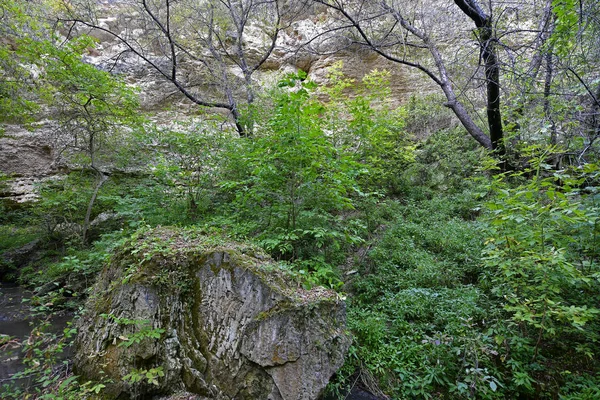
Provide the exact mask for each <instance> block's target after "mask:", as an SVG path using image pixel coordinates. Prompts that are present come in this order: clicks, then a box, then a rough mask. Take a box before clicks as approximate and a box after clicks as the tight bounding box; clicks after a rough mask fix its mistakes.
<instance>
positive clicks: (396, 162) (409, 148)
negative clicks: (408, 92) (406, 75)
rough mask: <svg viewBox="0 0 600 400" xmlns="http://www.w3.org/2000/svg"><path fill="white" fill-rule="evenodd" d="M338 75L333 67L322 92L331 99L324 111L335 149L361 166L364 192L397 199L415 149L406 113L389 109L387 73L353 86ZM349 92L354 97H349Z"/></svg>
mask: <svg viewBox="0 0 600 400" xmlns="http://www.w3.org/2000/svg"><path fill="white" fill-rule="evenodd" d="M341 70H342V64H341V63H337V64H335V65H334V66H332V67H331V68H330V72H329V73H330V76H329V78H330V86H328V87H324V88H322V89H321V91H322V92H323V93H324V94H326V95H327V96H328V97H329V102H328V103H327V104H326V107H325V109H324V111H323V114H324V115H325V117H326V118H327V130H329V131H331V132H332V133H331V136H332V139H333V140H334V143H335V144H336V146H337V147H341V148H343V149H345V150H346V151H348V152H350V153H352V154H353V155H354V157H355V159H356V160H357V161H358V162H360V163H361V164H362V165H363V166H364V168H365V171H364V173H362V174H361V175H360V176H359V177H358V181H359V183H360V184H361V187H363V190H367V189H368V190H370V191H386V192H391V193H395V192H397V191H398V189H399V188H398V185H399V182H398V181H399V176H400V174H401V172H402V170H403V169H404V168H406V167H407V166H408V165H410V164H411V163H413V162H414V152H415V147H416V146H415V144H414V143H413V142H412V141H411V137H410V135H409V134H407V132H406V129H405V120H406V118H407V113H406V109H405V108H403V107H396V108H392V107H391V106H390V104H391V103H392V99H391V91H390V88H389V86H390V82H389V79H390V78H389V77H390V74H389V72H388V71H378V70H374V71H372V72H371V73H369V74H367V75H366V76H365V77H364V78H363V79H362V81H361V84H360V85H358V86H357V85H355V82H354V81H352V80H349V79H347V78H344V76H343V75H342V72H341ZM351 86H352V87H353V88H354V95H353V96H348V93H347V92H348V88H349V87H351ZM367 171H368V172H367Z"/></svg>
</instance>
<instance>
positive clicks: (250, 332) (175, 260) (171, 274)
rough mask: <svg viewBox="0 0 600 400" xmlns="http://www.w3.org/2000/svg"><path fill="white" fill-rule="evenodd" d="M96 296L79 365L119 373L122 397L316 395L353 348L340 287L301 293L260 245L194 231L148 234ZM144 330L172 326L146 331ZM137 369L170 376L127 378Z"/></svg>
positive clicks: (250, 399) (114, 388)
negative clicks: (151, 379)
mask: <svg viewBox="0 0 600 400" xmlns="http://www.w3.org/2000/svg"><path fill="white" fill-rule="evenodd" d="M94 293H95V295H94V297H93V298H91V299H90V301H89V304H88V307H87V308H88V312H87V313H86V314H85V315H84V316H83V317H82V319H81V323H80V329H79V336H78V339H77V344H76V348H77V351H76V360H75V365H76V368H77V373H78V374H81V375H83V376H84V378H85V379H102V378H103V377H104V378H110V379H112V381H113V383H112V384H109V385H108V387H107V389H106V391H105V393H106V394H108V395H109V396H110V397H112V398H117V397H119V396H121V397H124V398H127V397H131V396H132V395H134V394H137V395H139V394H144V395H152V394H156V395H168V394H171V393H175V392H177V391H187V392H190V393H194V394H196V395H198V396H200V398H204V397H206V398H210V399H223V400H225V399H240V400H242V399H247V400H261V399H264V400H266V399H271V400H309V399H316V398H317V397H318V396H319V394H320V393H321V391H322V389H323V388H324V387H325V385H326V384H327V382H328V380H329V378H330V377H331V375H332V374H333V373H334V372H335V371H336V370H337V369H338V368H339V367H340V366H341V364H342V362H343V358H344V355H345V352H346V351H347V349H348V346H349V344H350V340H349V338H348V336H347V334H346V332H345V330H344V326H345V308H344V304H343V302H342V301H341V300H340V299H339V298H338V296H337V294H336V293H334V292H331V291H328V290H325V289H323V288H315V289H313V290H310V291H307V290H303V289H300V288H298V285H297V283H294V282H293V281H292V280H290V279H289V277H287V276H286V275H285V274H284V273H282V272H281V270H280V269H279V268H278V267H277V265H276V264H275V263H274V262H272V261H270V260H269V259H268V258H267V257H266V256H264V255H262V254H260V253H259V252H257V250H256V249H254V248H252V247H249V246H245V245H242V244H238V243H226V242H225V240H223V239H222V238H221V239H215V238H210V237H205V236H201V235H198V234H195V233H191V232H189V231H175V230H171V229H165V228H159V229H156V230H152V231H148V232H143V233H139V234H138V235H137V237H134V239H132V241H131V242H130V243H128V244H126V245H124V246H123V247H122V248H121V249H120V251H119V252H117V254H116V255H115V256H114V258H113V261H112V262H111V264H110V265H109V266H108V267H107V268H106V269H105V270H104V271H103V273H102V275H101V278H100V280H99V282H98V283H97V285H96V286H95V290H94ZM132 320H135V321H142V320H145V321H147V322H146V323H144V324H142V323H138V324H132V323H131V321H132ZM144 327H145V328H144ZM144 329H145V330H146V332H149V331H150V330H155V329H160V330H163V333H162V334H161V335H160V338H159V339H155V338H151V337H143V336H144V335H143V334H140V332H143V331H144ZM136 332H137V333H136ZM156 332H157V331H156ZM136 335H137V336H136ZM145 336H149V335H145ZM136 337H137V338H139V339H140V340H139V343H134V344H133V345H131V346H129V347H127V346H125V344H126V343H129V342H131V340H132V338H136ZM134 368H136V369H138V370H150V369H151V368H161V369H162V372H164V377H160V378H159V379H158V382H157V384H150V383H148V382H147V381H146V380H144V381H142V382H140V383H136V384H133V385H132V384H129V383H126V382H124V381H123V377H124V376H126V375H127V374H129V373H130V372H131V371H132V370H133V369H134Z"/></svg>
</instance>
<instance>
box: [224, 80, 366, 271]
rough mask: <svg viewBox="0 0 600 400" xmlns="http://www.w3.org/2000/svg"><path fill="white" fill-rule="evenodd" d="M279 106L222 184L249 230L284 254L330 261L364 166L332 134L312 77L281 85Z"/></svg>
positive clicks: (241, 151) (342, 234) (243, 149)
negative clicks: (343, 215)
mask: <svg viewBox="0 0 600 400" xmlns="http://www.w3.org/2000/svg"><path fill="white" fill-rule="evenodd" d="M279 88H280V91H279V92H278V93H277V94H276V107H275V110H274V113H273V115H272V116H271V117H270V119H269V120H268V122H267V124H266V126H265V127H264V128H263V130H261V131H259V132H257V133H256V135H255V137H254V138H253V139H252V141H245V142H241V143H239V145H240V147H239V148H238V149H237V155H236V156H234V157H233V160H231V164H230V167H229V168H230V171H232V172H231V173H230V176H231V177H232V178H233V179H230V180H228V181H225V182H223V183H222V184H221V186H222V187H223V188H224V189H225V190H227V191H228V192H230V193H231V195H232V198H233V203H232V205H233V208H234V210H235V211H236V213H237V218H238V219H239V220H240V221H242V220H244V221H251V222H252V224H253V226H252V227H251V231H250V232H248V233H252V234H253V233H257V237H256V239H257V241H258V242H259V243H261V244H262V245H263V247H265V248H266V249H268V250H269V251H270V252H271V253H272V254H274V255H275V256H277V257H282V258H285V259H297V258H309V257H312V256H314V255H317V254H319V255H321V256H323V257H325V259H326V260H328V261H329V260H330V256H331V253H332V252H335V251H337V250H338V249H340V247H341V246H342V241H343V240H344V239H346V240H347V239H350V240H357V239H353V238H352V237H350V236H349V235H350V233H349V232H347V231H344V228H343V225H342V221H341V218H340V216H339V214H340V213H341V212H343V211H345V210H349V209H352V207H353V204H352V199H351V197H350V196H351V195H352V193H353V192H354V191H355V190H356V189H357V187H356V185H357V183H356V177H357V175H358V174H359V173H360V172H361V168H362V167H361V166H360V165H359V164H357V163H356V162H354V161H353V160H352V158H351V157H350V156H349V155H348V154H347V153H345V152H344V151H343V150H341V149H338V148H336V147H335V146H334V145H333V143H332V141H331V140H330V138H329V137H328V136H327V134H326V133H325V120H324V119H323V118H322V117H321V114H322V113H323V111H324V108H323V105H322V103H320V102H319V101H318V100H316V99H314V98H313V97H312V96H311V94H310V92H311V91H312V90H313V89H314V88H315V84H314V83H312V82H309V81H306V80H305V75H304V76H303V75H296V76H292V75H290V76H288V77H287V78H285V79H284V80H282V81H281V82H280V84H279Z"/></svg>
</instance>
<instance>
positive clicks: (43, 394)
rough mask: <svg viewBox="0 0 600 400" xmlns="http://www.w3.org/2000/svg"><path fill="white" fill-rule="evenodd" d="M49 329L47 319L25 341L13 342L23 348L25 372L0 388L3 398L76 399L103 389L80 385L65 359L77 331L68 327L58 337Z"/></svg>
mask: <svg viewBox="0 0 600 400" xmlns="http://www.w3.org/2000/svg"><path fill="white" fill-rule="evenodd" d="M50 328H51V324H50V321H49V320H48V319H46V320H45V321H43V322H41V323H40V324H38V325H37V326H35V327H34V328H33V330H32V332H31V334H30V335H29V338H28V339H27V340H25V341H23V342H22V343H19V342H18V341H13V344H14V343H16V344H17V348H18V347H19V346H20V347H22V350H21V351H22V353H23V354H24V357H23V358H22V362H23V364H24V365H25V369H24V370H23V371H21V372H17V373H16V374H14V375H13V376H12V377H11V380H10V381H9V382H8V383H4V384H3V385H2V387H0V396H1V397H2V398H3V399H7V400H11V399H14V400H17V399H29V398H35V399H40V400H42V399H48V400H50V399H53V400H78V399H82V398H88V397H89V396H91V395H97V394H99V393H100V392H101V391H102V389H103V388H104V387H105V385H104V384H103V383H101V382H84V383H80V382H79V381H78V378H77V376H75V375H73V373H72V371H71V368H70V367H71V366H70V363H69V362H68V361H67V360H64V351H65V349H67V348H69V347H70V346H71V345H72V342H73V340H74V337H75V334H76V330H75V329H74V328H73V327H72V326H71V325H70V324H69V325H68V326H67V328H65V329H64V330H63V331H62V333H61V334H59V333H53V332H52V331H51V329H50Z"/></svg>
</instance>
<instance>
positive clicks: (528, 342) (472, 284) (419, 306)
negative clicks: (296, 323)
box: [0, 70, 600, 399]
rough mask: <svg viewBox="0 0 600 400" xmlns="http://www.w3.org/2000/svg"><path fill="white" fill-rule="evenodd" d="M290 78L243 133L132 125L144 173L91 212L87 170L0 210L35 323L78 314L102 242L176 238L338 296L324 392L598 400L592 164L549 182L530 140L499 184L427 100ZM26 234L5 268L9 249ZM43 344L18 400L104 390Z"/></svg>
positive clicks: (377, 81)
mask: <svg viewBox="0 0 600 400" xmlns="http://www.w3.org/2000/svg"><path fill="white" fill-rule="evenodd" d="M305 78H306V76H305V75H302V74H300V75H295V76H288V77H286V78H285V79H283V80H282V81H281V82H280V84H279V86H278V87H277V88H274V89H273V90H272V91H271V92H270V93H269V95H268V96H266V97H265V99H263V103H261V104H264V110H262V111H261V113H263V115H265V116H267V117H266V118H265V123H264V124H263V125H261V126H256V127H255V129H256V131H255V133H254V136H253V137H252V138H234V137H233V136H232V135H231V134H230V133H227V132H222V131H221V130H220V129H219V127H218V125H216V124H215V125H214V126H213V125H211V124H210V123H207V122H202V123H198V122H193V121H192V122H189V123H180V124H177V125H175V124H174V125H171V126H169V127H168V128H165V127H152V126H151V125H150V124H147V125H146V126H145V129H144V134H143V135H138V134H137V133H136V132H135V131H132V132H130V136H128V138H127V140H128V146H131V148H132V149H133V152H134V153H136V160H140V159H143V158H144V157H146V163H147V165H146V166H145V168H139V163H138V164H136V168H137V169H135V171H134V172H131V171H129V172H128V173H121V174H119V173H111V175H110V177H109V179H108V180H107V182H106V183H103V185H102V187H101V190H99V191H98V196H97V197H96V198H95V199H94V201H93V202H92V203H90V198H91V197H92V195H93V192H94V190H95V188H96V187H97V181H98V180H97V175H96V174H94V173H93V172H92V171H90V170H89V169H86V168H82V169H81V170H80V171H78V172H73V173H71V174H70V175H68V176H66V177H64V178H63V179H61V180H57V181H54V182H50V183H48V184H46V185H45V186H43V187H41V188H40V199H39V201H38V202H36V203H32V204H30V205H28V206H24V207H21V208H15V209H9V208H6V207H7V206H6V205H3V207H5V208H4V209H3V210H2V211H3V212H2V214H1V215H2V217H1V220H0V223H1V224H2V232H3V233H2V234H1V235H0V253H2V254H3V258H2V259H3V261H2V263H3V264H2V265H1V266H0V268H1V269H2V273H3V279H11V280H15V281H18V282H20V283H22V284H24V285H28V286H31V287H34V288H37V289H36V290H35V295H34V297H33V298H32V300H31V302H32V305H33V306H34V307H35V308H36V309H37V310H38V311H40V312H41V311H43V312H48V311H53V310H64V309H71V310H77V309H78V308H79V307H80V305H81V302H80V301H78V299H80V298H82V297H85V295H86V291H87V290H89V288H90V287H91V285H92V283H93V282H94V279H95V275H96V274H97V273H98V271H99V270H100V269H101V268H102V266H103V265H104V264H105V263H106V262H107V260H108V259H109V257H110V254H111V249H112V248H114V247H115V246H117V245H118V244H119V243H121V242H123V241H124V240H126V239H127V238H128V237H129V236H130V235H131V234H132V233H133V232H135V231H136V230H137V229H139V228H143V227H146V226H152V227H153V226H158V225H178V226H186V227H189V228H190V229H196V230H198V231H201V232H204V233H207V234H210V233H218V234H219V235H226V236H228V237H232V238H235V239H242V240H247V241H252V242H254V243H256V244H257V245H259V246H261V247H262V248H264V249H265V250H266V251H268V252H269V253H270V254H271V255H272V256H273V257H274V258H276V259H278V260H280V261H281V262H282V265H286V268H288V269H290V270H291V271H293V272H294V273H295V274H296V276H297V277H298V282H299V283H300V284H302V285H305V286H313V285H325V286H329V287H331V288H334V289H336V290H339V291H340V292H344V293H346V294H347V299H348V328H349V330H350V331H351V332H352V334H353V336H354V344H353V346H352V347H351V350H350V353H349V354H348V358H347V361H346V364H345V365H344V367H343V368H342V370H341V371H340V372H339V373H338V374H337V375H336V376H335V378H334V380H333V382H332V383H331V384H330V386H329V389H328V390H329V392H330V393H331V394H333V395H338V396H339V397H340V398H344V396H345V394H346V393H347V391H348V390H349V388H351V387H352V386H353V385H360V386H361V387H364V388H367V389H369V390H371V391H372V392H373V393H376V394H379V395H381V396H388V397H389V398H394V399H402V398H432V399H434V398H439V399H460V398H464V399H467V398H479V399H496V398H497V399H501V398H531V399H534V398H535V399H538V398H563V399H588V398H589V399H592V398H597V397H598V396H599V395H600V378H599V376H600V375H598V374H599V373H600V371H599V368H598V365H597V362H596V361H595V360H596V357H598V353H599V351H600V348H599V345H598V339H599V337H598V332H599V331H600V326H599V325H598V324H599V317H600V315H599V314H600V310H598V308H597V305H598V301H599V300H600V299H599V296H600V295H599V293H600V290H599V289H600V288H599V287H598V284H599V279H598V278H599V277H600V270H599V265H598V257H599V254H598V251H599V250H598V249H599V248H600V246H599V241H598V234H600V231H599V230H600V228H599V227H598V223H597V221H598V213H599V208H598V201H599V200H600V198H599V195H598V192H597V187H598V175H599V169H598V165H597V163H594V162H588V163H586V164H585V165H582V166H580V167H575V166H570V167H567V168H564V169H560V170H559V169H556V168H555V167H554V166H550V165H547V164H546V162H547V160H548V159H549V155H550V153H549V152H548V149H546V147H545V146H544V145H543V143H539V144H537V145H535V146H531V147H529V148H527V149H524V150H522V152H521V156H520V157H521V159H520V162H521V165H523V166H524V167H522V168H519V169H518V170H515V171H512V172H506V173H500V172H499V171H497V170H495V167H496V166H495V162H494V161H490V160H491V159H490V158H488V155H486V154H484V152H483V151H482V150H481V149H479V148H477V147H476V146H475V144H474V143H473V142H472V141H471V140H470V139H469V138H468V137H466V136H465V134H464V132H463V131H461V130H460V129H458V128H456V127H455V126H453V124H452V120H451V119H450V118H448V116H447V115H446V114H444V111H443V110H438V114H437V115H436V116H432V115H431V114H428V113H427V110H430V109H431V108H432V106H431V104H432V100H431V99H427V98H414V99H412V100H411V102H409V103H408V105H407V106H405V107H400V108H397V109H391V108H390V107H389V106H388V104H389V102H388V101H387V99H388V96H389V90H388V89H387V81H386V80H387V75H386V74H385V73H383V72H375V73H373V74H371V75H370V76H368V77H367V79H365V81H364V82H363V83H362V85H359V86H357V88H355V90H357V91H358V92H359V94H361V93H360V90H363V92H362V95H361V96H357V97H353V98H348V96H346V91H345V90H346V89H347V87H348V86H349V85H350V82H348V81H347V80H345V79H344V78H343V76H342V75H341V74H339V71H338V70H334V71H333V73H332V76H331V79H332V82H333V84H332V86H330V87H328V88H321V89H319V88H317V87H316V85H314V84H313V83H311V82H309V81H307V80H305ZM361 88H362V89H361ZM324 96H325V97H326V98H327V99H328V100H327V101H323V100H322V99H323V97H324ZM255 112H256V111H255ZM431 126H436V127H437V131H436V132H435V133H433V134H432V135H430V136H429V137H428V138H427V139H426V140H423V141H417V140H415V139H414V137H415V135H418V136H420V135H421V134H422V132H421V130H423V131H426V130H430V129H431ZM552 151H556V149H554V150H553V149H550V152H552ZM83 156H85V155H83ZM79 157H82V155H81V154H80V155H79ZM84 158H85V157H84ZM121 161H122V159H121ZM136 162H138V161H136ZM84 163H85V161H84ZM485 166H487V167H485ZM90 204H91V205H92V208H91V210H92V212H91V214H92V218H91V220H92V222H91V223H90V226H89V232H87V233H86V236H87V240H82V239H83V238H82V235H83V230H82V229H83V227H82V225H83V222H84V220H85V219H86V213H87V210H88V208H89V207H90ZM94 221H95V222H94ZM34 238H39V239H40V242H39V243H38V244H37V245H36V246H35V250H34V252H36V254H37V256H36V257H34V258H33V259H34V261H33V262H32V263H29V264H28V265H26V266H20V265H19V267H20V269H17V268H16V266H17V264H18V262H17V261H16V260H15V259H14V258H11V255H12V254H13V253H12V252H13V250H14V249H17V248H20V247H22V246H23V245H24V244H27V243H30V242H31V240H32V239H34ZM68 333H69V334H72V333H73V332H72V331H71V328H69V331H68ZM39 337H40V338H44V340H46V339H48V342H47V343H46V342H44V343H43V344H40V345H39V347H38V348H37V349H38V351H37V352H35V351H29V352H27V353H26V356H25V357H26V358H27V362H28V365H29V368H28V369H27V371H26V373H27V374H30V375H31V376H33V377H35V379H34V383H33V384H32V385H31V387H29V388H28V389H27V390H28V391H29V393H30V395H31V396H33V397H39V398H81V397H82V396H90V395H92V394H94V393H96V392H100V393H101V390H102V384H101V383H96V384H94V383H83V382H80V383H78V382H77V380H76V379H73V378H72V377H71V376H70V375H69V374H68V371H69V370H68V368H66V367H64V364H62V363H61V362H59V361H57V360H58V358H57V357H55V356H56V353H57V352H58V351H60V350H57V347H56V346H55V347H52V346H50V345H48V343H51V342H52V343H56V340H58V338H57V337H52V336H49V335H48V334H42V333H40V334H39ZM0 345H2V342H0ZM28 345H31V344H28ZM61 346H62V342H60V346H59V347H58V348H59V349H62V347H61ZM40 358H43V359H44V360H45V361H44V362H42V363H40V362H39V360H40ZM67 365H68V364H67ZM129 378H131V377H129ZM159 378H160V377H159V376H158V375H156V374H155V375H153V376H152V379H159ZM140 379H142V378H140ZM20 390H22V389H16V388H15V387H11V386H5V387H4V388H3V389H2V392H0V393H2V396H3V398H20V396H24V395H25V394H24V393H23V392H22V391H20ZM53 396H56V397H53Z"/></svg>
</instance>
